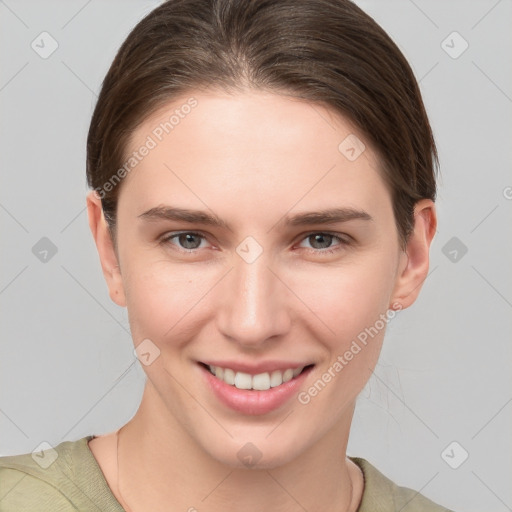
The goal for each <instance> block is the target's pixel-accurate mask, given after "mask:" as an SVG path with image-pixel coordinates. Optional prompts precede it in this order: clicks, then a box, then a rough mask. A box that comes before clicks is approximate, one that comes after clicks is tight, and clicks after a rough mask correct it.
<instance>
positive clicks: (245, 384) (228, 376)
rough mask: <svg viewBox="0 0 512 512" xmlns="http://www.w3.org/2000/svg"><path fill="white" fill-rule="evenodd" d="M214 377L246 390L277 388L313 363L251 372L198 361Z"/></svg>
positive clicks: (309, 368) (297, 375)
mask: <svg viewBox="0 0 512 512" xmlns="http://www.w3.org/2000/svg"><path fill="white" fill-rule="evenodd" d="M199 365H200V366H202V367H203V368H205V369H206V370H207V371H208V372H209V373H210V374H211V375H213V376H214V377H216V379H218V380H220V381H222V382H224V383H225V384H227V385H229V386H232V387H234V388H237V389H242V390H248V391H267V390H269V389H271V388H278V387H279V386H282V385H283V384H285V383H287V382H289V381H291V380H293V379H296V378H298V377H299V376H300V375H302V374H304V373H306V372H309V370H311V368H313V366H314V364H308V365H306V366H300V367H295V368H283V369H276V370H273V371H270V372H262V373H258V374H251V373H248V372H241V371H235V370H233V369H231V368H225V367H221V366H213V365H209V364H206V363H202V362H200V363H199Z"/></svg>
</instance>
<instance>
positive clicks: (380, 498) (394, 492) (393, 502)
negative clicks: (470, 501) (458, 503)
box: [349, 457, 452, 512]
mask: <svg viewBox="0 0 512 512" xmlns="http://www.w3.org/2000/svg"><path fill="white" fill-rule="evenodd" d="M349 458H350V460H351V461H352V462H354V463H355V464H357V465H358V466H359V467H360V468H361V471H362V472H363V476H364V490H363V497H362V499H361V503H360V505H359V508H358V510H357V512H394V511H396V510H400V511H401V512H452V511H450V510H449V509H447V508H445V507H442V506H440V505H438V504H436V503H434V502H433V501H431V500H429V499H428V498H426V497H425V496H423V495H422V494H420V493H419V492H417V491H414V490H412V489H409V488H407V487H400V486H398V485H396V484H395V483H394V482H392V481H391V480H390V479H389V478H387V477H386V476H385V475H383V474H382V473H381V472H380V471H379V470H378V469H377V468H376V467H374V466H373V465H372V464H370V463H369V462H368V461H367V460H365V459H362V458H359V457H349Z"/></svg>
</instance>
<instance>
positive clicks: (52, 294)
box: [0, 0, 512, 512]
mask: <svg viewBox="0 0 512 512" xmlns="http://www.w3.org/2000/svg"><path fill="white" fill-rule="evenodd" d="M357 3H358V5H360V6H361V7H362V8H363V9H364V10H365V11H366V12H368V13H369V14H370V15H371V16H373V17H374V18H375V19H376V21H377V22H378V23H380V24H381V25H382V26H383V27H384V29H385V30H386V31H387V32H388V33H389V34H390V35H391V37H392V38H393V39H394V40H395V42H396V43H397V44H398V46H399V47H400V48H401V50H402V51H403V52H404V54H405V56H406V57H407V58H408V60H409V61H410V63H411V65H412V67H413V69H414V71H415V74H416V76H417V78H418V80H420V85H421V89H422V92H423V94H424V100H425V103H426V106H427V110H428V113H429V116H430V119H431V123H432V126H433V129H434V132H435V136H436V141H437V144H438V147H439V151H440V160H441V179H440V181H439V197H438V201H437V207H438V215H439V227H438V232H437V234H436V237H435V239H434V242H433V246H432V251H431V269H430V274H429V277H428V278H427V280H426V282H425V284H424V287H423V291H422V293H421V295H420V298H419V299H418V301H417V302H416V304H415V305H413V306H412V307H411V308H410V309H408V310H405V311H402V312H401V313H400V314H399V315H398V316H397V317H396V318H395V319H394V320H393V321H392V322H391V324H390V325H389V327H388V332H387V335H386V340H385V344H384V349H383V352H382V356H381V359H380V362H379V364H378V366H377V368H376V370H375V374H374V376H373V377H372V379H371V380H370V382H369V384H368V386H367V387H366V389H365V390H364V391H363V393H362V394H361V397H360V399H359V403H358V408H357V411H356V415H355V418H354V422H353V427H352V433H351V439H350V443H349V454H351V455H358V456H361V457H365V458H367V459H368V460H370V462H372V463H373V464H374V465H376V466H377V467H378V468H379V469H380V470H381V471H382V472H384V473H385V474H386V475H387V476H388V477H390V478H391V479H392V480H395V481H396V482H397V483H399V484H401V485H405V486H409V487H412V488H414V489H416V490H418V491H421V492H422V493H423V494H425V495H426V496H428V497H430V498H431V499H433V500H434V501H437V502H440V503H442V504H444V505H445V506H447V507H450V508H452V509H454V510H456V511H465V512H476V511H481V510H493V511H496V512H501V511H505V510H512V487H511V486H510V481H511V476H512V436H510V432H511V431H512V429H511V426H512V425H511V424H512V421H511V420H512V403H511V402H512V386H511V384H512V372H511V371H510V364H511V362H512V357H511V356H512V348H511V347H512V344H511V343H510V333H511V331H512V329H511V327H512V326H511V323H512V315H511V308H512V287H511V281H512V272H511V265H510V262H511V261H512V260H511V255H512V237H511V236H510V226H511V220H512V200H511V198H512V188H511V187H512V175H511V172H510V165H511V152H510V147H511V145H512V144H511V142H512V138H511V137H512V127H511V123H510V119H511V117H510V116H511V113H512V71H511V66H510V62H511V58H510V53H511V52H510V49H511V39H512V36H511V31H510V22H511V20H512V3H511V2H510V0H501V1H495V0H492V1H472V2H468V1H426V0H423V1H420V0H415V1H414V2H413V1H412V0H396V1H382V0H380V1H379V0H372V1H369V0H366V1H358V2H357ZM157 4H158V2H154V1H153V2H150V1H142V0H138V1H126V0H123V1H109V2H101V1H100V0H92V1H89V2H86V1H83V0H80V1H68V2H50V1H37V2H36V1H23V2H20V1H15V0H8V1H6V2H1V1H0V38H1V42H0V52H1V68H0V70H1V71H0V73H1V74H0V105H1V112H2V117H1V119H2V122H1V124H0V126H1V128H0V129H1V134H0V141H1V151H0V159H1V160H0V173H1V188H0V222H1V238H0V240H1V247H2V252H1V266H0V322H1V336H2V338H1V344H0V350H1V353H0V364H1V367H0V370H1V371H0V433H1V435H0V455H10V454H16V453H24V452H30V451H32V450H33V449H34V448H35V447H37V446H38V445H39V444H40V443H41V442H42V441H47V442H49V443H50V444H51V445H53V446H54V445H56V444H58V443H60V442H62V441H64V440H75V439H78V438H80V437H83V436H85V435H89V434H92V433H95V434H101V433H106V432H110V431H112V430H115V429H116V428H118V427H119V426H121V425H122V424H124V423H126V422H127V421H128V420H129V419H130V418H131V417H132V416H133V414H134V413H135V411H136V410H137V407H138V404H139V401H140V398H141V393H142V389H143V384H144V373H143V370H142V368H141V366H140V364H139V362H138V361H137V359H135V356H134V355H133V352H132V350H133V346H132V341H131V337H130V334H129V330H128V322H127V315H126V312H125V310H124V309H122V308H119V307H117V306H116V305H115V304H113V303H112V302H111V301H110V299H109V297H108V294H107V289H106V285H105V284H104V281H103V277H102V274H101V270H100V266H99V261H98V257H97V254H96V249H95V246H94V244H93V240H92V237H91V235H90V233H89V228H88V225H87V216H86V211H85V194H86V191H87V188H86V185H85V140H86V133H87V129H88V123H89V121H90V116H91V113H92V109H93V107H94V104H95V101H96V95H97V92H98V91H99V87H100V83H101V80H102V79H103V76H104V74H105V73H106V71H107V69H108V66H109V65H110V63H111V61H112V59H113V57H114V54H115V52H116V50H117V48H118V47H119V45H120V44H121V42H122V41H123V40H124V38H125V37H126V35H127V34H128V32H129V31H130V29H131V28H132V27H133V26H134V24H135V23H136V22H137V21H138V20H139V19H140V18H141V17H142V16H143V15H145V14H146V13H147V12H149V11H150V10H151V9H152V8H153V7H155V6H156V5H157ZM43 31H47V32H49V33H50V34H51V36H52V37H53V38H54V39H55V40H56V41H57V42H58V45H59V46H58V48H57V50H56V51H55V52H54V53H53V54H52V55H51V56H50V57H48V58H47V59H43V58H41V57H40V56H39V55H38V53H36V52H35V51H34V50H33V49H32V48H31V42H32V41H33V40H36V41H37V37H38V36H39V34H40V33H41V32H43ZM454 31H457V32H458V33H459V34H460V36H462V38H463V39H464V40H465V41H467V43H468V44H469V47H468V48H467V50H466V51H465V52H464V53H462V54H461V55H460V56H458V57H457V58H453V53H454V52H455V53H458V52H459V51H460V50H461V49H462V48H463V46H462V45H463V41H462V40H461V39H460V38H459V39H458V36H455V39H454V37H453V36H452V37H451V38H448V39H447V37H448V36H449V35H450V34H451V33H452V32H454ZM443 41H445V43H443ZM46 47H47V48H48V46H46ZM450 47H451V48H450ZM445 50H448V51H450V52H452V56H450V55H449V54H448V53H447V51H445ZM43 237H47V238H48V239H49V240H51V242H52V243H53V244H54V245H55V247H56V249H57V252H56V253H55V254H53V255H52V252H51V251H50V252H49V253H48V254H47V255H46V261H41V260H40V259H39V258H41V257H42V255H41V253H40V252H38V251H40V250H42V249H45V247H46V248H48V247H47V245H45V244H48V242H47V241H42V242H40V239H41V238H43ZM453 237H456V238H457V240H455V241H454V240H452V239H453ZM38 242H39V244H40V245H36V244H37V243H38ZM41 244H42V245H41ZM447 244H448V245H447ZM34 246H36V249H34V252H35V253H36V254H34V252H33V247H34ZM41 247H42V249H41ZM464 247H466V248H467V252H466V253H465V254H463V250H461V249H463V248H464ZM453 250H456V251H457V258H456V260H455V261H453V259H454V256H455V253H453V252H451V253H450V251H453ZM37 255H39V258H38V257H36V256H37ZM453 441H456V442H457V443H459V445H460V447H462V448H459V447H458V446H457V447H456V448H455V450H454V451H453V452H452V451H450V450H448V451H447V452H445V451H444V450H445V448H446V447H447V446H448V445H449V444H450V443H452V442H453ZM462 450H466V451H467V452H468V453H469V457H468V458H467V460H466V461H465V462H464V463H463V464H461V465H460V466H459V467H458V468H457V469H452V467H450V466H449V465H448V464H447V462H446V461H447V460H448V459H447V456H446V453H448V454H449V455H450V456H451V457H450V461H451V462H452V464H456V463H457V462H460V460H461V454H462V453H463V452H462ZM442 453H445V455H444V456H442ZM0 498H1V497H0Z"/></svg>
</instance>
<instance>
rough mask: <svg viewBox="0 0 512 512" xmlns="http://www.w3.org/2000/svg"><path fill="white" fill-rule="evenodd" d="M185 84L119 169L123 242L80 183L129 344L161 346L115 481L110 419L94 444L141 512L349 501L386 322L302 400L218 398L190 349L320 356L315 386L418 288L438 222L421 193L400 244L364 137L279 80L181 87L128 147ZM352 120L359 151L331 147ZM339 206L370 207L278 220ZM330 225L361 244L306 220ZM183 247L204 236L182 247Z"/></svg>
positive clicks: (124, 500) (357, 488) (330, 506)
mask: <svg viewBox="0 0 512 512" xmlns="http://www.w3.org/2000/svg"><path fill="white" fill-rule="evenodd" d="M190 96H194V97H195V98H196V99H197V101H198V106H197V107H196V108H195V109H193V110H192V111H191V113H190V114H188V115H187V116H185V117H184V118H183V119H180V123H179V125H177V126H176V127H175V128H174V130H173V131H172V132H171V133H170V134H169V135H166V136H165V137H164V139H163V140H162V141H161V142H160V143H159V144H158V146H157V147H156V148H154V149H153V150H151V152H150V153H149V154H148V155H147V156H146V157H145V158H144V159H143V160H142V161H141V162H140V163H139V164H138V165H137V166H136V168H135V169H134V170H133V171H132V172H131V173H130V174H128V175H127V177H126V178H125V179H124V181H123V183H122V185H121V189H120V196H119V204H118V220H117V232H116V244H115V245H114V243H113V242H112V239H111V237H110V235H109V231H108V229H107V225H106V222H105V219H104V217H103V215H102V211H101V204H100V201H99V199H98V198H97V197H96V196H95V194H93V193H90V194H89V196H88V198H87V206H88V215H89V223H90V227H91V231H92V234H93V236H94V239H95V242H96V245H97V248H98V253H99V257H100V261H101V265H102V269H103V273H104V276H105V279H106V282H107V285H108V289H109V293H110V297H111V298H112V300H113V301H114V302H115V303H116V304H118V305H119V306H123V307H127V310H128V316H129V321H130V326H131V331H132V335H133V339H134V344H135V346H137V345H138V344H139V343H140V342H141V341H142V340H144V339H148V338H149V339H150V340H151V341H152V342H153V343H154V344H155V345H156V346H157V347H158V349H159V350H160V356H159V357H157V358H156V359H155V360H154V362H152V363H151V364H150V365H148V366H145V365H142V367H143V369H144V371H145V372H146V375H147V382H146V385H145V389H144V394H143V398H142V402H141V405H140V408H139V409H138V411H137V413H136V414H135V416H134V417H133V419H132V420H130V421H129V422H128V423H127V424H126V425H125V426H124V427H123V429H122V432H121V436H120V447H119V458H120V470H119V471H120V473H119V474H120V481H119V482H120V490H121V493H120V492H119V488H118V487H117V476H118V474H117V461H116V457H117V454H116V446H115V433H111V434H107V435H105V436H99V437H97V438H95V439H94V440H93V441H91V442H90V444H89V445H90V447H91V450H92V452H93V454H94V456H95V457H96V459H97V460H98V463H99V464H100V467H101V468H102V470H103V472H104V474H105V476H106V479H107V482H108V483H109V485H110V487H111V489H112V490H113V492H114V494H115V496H116V498H117V499H118V501H120V502H121V504H122V505H123V506H125V508H126V509H128V508H129V509H130V510H132V511H139V510H154V511H160V510H162V511H163V510H166V511H169V510H173V511H174V510H176V511H178V510H180V511H183V510H189V509H190V507H195V508H196V509H197V510H199V511H203V510H208V511H209V512H217V511H219V512H220V511H224V512H225V511H226V510H234V509H235V508H236V509H237V510H240V509H241V510H245V511H254V512H256V511H261V510H279V511H283V512H285V511H297V510H303V508H304V509H306V510H309V511H320V510H322V511H355V510H356V509H357V506H358V505H359V503H360V500H361V496H362V492H363V487H364V484H363V478H362V474H361V472H360V470H359V468H358V467H357V466H356V465H355V464H354V463H352V462H351V461H350V460H349V459H348V458H347V457H346V456H345V454H346V447H347V442H348V436H349V430H350V424H351V421H352V416H353V412H354V406H355V401H356V398H357V396H358V394H359V393H360V391H361V390H362V388H363V387H364V385H365V384H366V382H367V380H368V378H369V377H370V376H371V373H372V371H373V369H374V367H375V365H376V362H377V359H378V356H379V353H380V349H381V346H382V340H383V337H384V332H385V329H381V330H380V331H379V333H378V334H377V335H376V336H374V337H373V338H372V339H371V341H370V342H369V343H368V344H367V345H366V346H365V347H364V349H362V350H361V351H360V352H359V353H358V354H357V355H356V356H354V358H353V359H352V360H351V361H350V362H349V363H348V364H347V365H346V366H345V367H344V368H343V370H342V371H341V372H339V373H337V374H336V377H334V378H333V379H332V380H331V381H330V382H329V383H328V384H327V385H326V386H325V388H324V389H322V391H321V392H319V393H318V394H317V396H315V397H314V398H312V399H311V401H310V402H309V403H307V404H301V403H299V401H298V400H297V399H296V398H292V399H291V400H289V401H288V402H287V403H285V404H284V406H282V407H280V408H279V409H277V410H274V411H272V412H271V413H268V414H263V415H257V416H254V415H243V414H240V413H237V412H235V411H233V410H231V409H229V408H228V407H226V406H225V405H223V404H221V403H220V402H218V400H217V399H216V398H215V396H214V395H212V394H211V392H210V390H209V389H208V388H207V387H206V386H205V384H204V382H203V379H202V378H199V377H201V375H200V373H201V372H200V369H199V367H198V365H197V361H198V360H199V361H201V360H207V359H214V358H218V359H229V360H235V359H236V360H244V361H247V360H251V361H263V360H265V361H267V360H269V359H278V360H286V361H290V360H291V361H295V362H297V363H301V362H302V363H305V364H309V363H314V364H315V367H314V368H313V371H312V372H311V373H310V374H309V375H308V376H307V378H306V381H305V383H304V386H303V388H302V390H307V389H308V388H309V387H311V386H312V385H313V383H314V382H315V381H317V380H318V379H319V378H320V376H321V375H322V374H323V373H324V372H326V371H327V369H328V368H329V367H331V366H332V364H333V362H334V361H336V358H337V357H338V356H339V355H342V354H344V353H345V351H346V350H347V349H348V348H349V347H350V344H351V343H352V341H353V340H354V339H356V337H357V335H358V334H359V333H360V332H362V331H364V329H365V328H367V327H370V326H373V325H374V324H375V322H376V320H378V319H379V315H381V314H385V313H386V311H387V310H388V309H393V308H394V309H403V308H407V307H408V306H410V305H411V304H412V303H413V302H414V301H415V300H416V297H417V296H418V293H419V291H420V289H421V286H422V283H423V281H424V280H425V278H426V276H427V273H428V266H429V247H430V243H431V241H432V238H433V236H434V233H435V230H436V223H437V220H436V212H435V206H434V203H433V202H432V201H430V200H428V199H424V200H421V201H419V202H418V203H417V204H416V208H415V225H414V232H413V233H412V236H411V238H410V240H409V242H408V245H407V249H406V251H405V252H402V251H401V250H400V246H399V238H398V232H397V229H396V225H395V220H394V217H393V210H392V203H391V197H390V193H389V191H388V189H387V187H386V185H385V182H384V181H383V179H382V177H381V175H380V173H379V170H378V158H377V156H376V154H375V153H374V152H373V151H372V149H371V147H370V145H369V143H367V141H364V137H363V136H362V135H360V134H359V133H358V131H357V130H356V129H355V128H354V127H353V126H352V125H351V124H350V123H349V122H348V121H347V120H346V119H343V118H341V117H340V116H338V115H335V114H334V113H333V112H332V111H330V110H329V109H327V108H324V107H322V106H320V105H318V104H314V105H313V104H311V103H308V102H305V101H303V100H298V99H294V98H291V97H288V96H286V95H280V94H277V93H266V92H262V91H245V92H243V93H242V92H239V93H236V94H227V93H225V92H220V91H209V92H204V91H203V92H197V93H194V94H192V93H191V94H188V95H186V96H183V97H182V98H180V99H176V100H175V101H173V102H172V103H170V104H168V105H166V106H165V107H164V108H163V109H161V110H159V111H158V112H157V113H156V114H155V115H153V116H151V117H150V118H149V119H147V120H146V121H145V122H144V123H143V124H141V125H140V126H139V127H138V128H137V130H136V131H135V132H134V134H133V137H132V140H131V143H130V148H129V150H130V151H133V150H135V149H137V148H138V147H140V145H141V144H143V143H144V141H145V140H146V137H147V136H148V135H149V134H151V131H152V130H153V129H154V128H155V126H157V125H158V124H159V123H160V122H162V121H163V120H165V119H168V118H169V116H170V115H171V114H172V112H173V110H174V109H175V108H177V107H179V105H182V104H183V103H184V102H185V101H186V99H187V98H189V97H190ZM349 134H356V135H357V136H358V137H359V139H361V140H363V142H364V143H365V145H366V150H365V151H364V152H363V153H362V154H361V156H359V158H357V159H356V160H355V161H349V160H348V159H347V158H346V157H345V156H344V155H343V154H342V153H341V152H340V151H339V150H338V146H339V144H340V142H341V141H343V140H344V139H345V138H346V137H347V136H348V135H349ZM164 164H165V165H164ZM166 165H167V167H166ZM161 205H173V206H179V207H182V208H191V209H197V210H203V211H207V212H209V213H214V214H215V215H217V216H218V217H220V218H221V219H223V220H224V221H226V222H227V223H229V225H230V229H226V228H221V227H212V226H205V225H201V224H197V223H194V224H190V223H186V222H183V221H170V220H158V221H147V220H146V221H144V220H143V219H141V218H140V217H139V216H140V215H141V214H142V213H143V212H145V211H147V210H149V209H150V208H153V207H157V206H161ZM330 207H351V208H355V209H358V210H364V211H365V212H367V213H368V214H369V215H370V216H371V217H372V220H371V221H365V220H362V219H354V220H350V221H346V222H338V223H334V224H329V225H324V224H319V225H316V224H313V225H310V226H295V227H294V226H285V225H284V224H283V223H282V222H278V221H280V220H282V219H283V217H284V216H285V215H293V214H296V213H299V212H306V211H318V210H322V209H325V208H330ZM191 230H192V231H199V232H201V234H202V235H203V236H204V238H201V237H196V238H192V239H191V243H193V244H195V245H193V246H192V245H189V246H187V245H186V242H187V240H183V238H182V239H181V245H180V238H179V237H175V238H173V239H170V240H167V242H163V241H162V237H163V236H164V235H166V234H169V233H174V232H179V231H191ZM325 232H327V233H331V234H338V235H340V236H344V237H345V240H351V243H349V244H348V245H346V244H343V243H342V242H340V241H339V240H337V239H336V238H331V239H329V238H327V239H325V238H324V242H323V245H322V240H320V241H315V237H311V236H310V235H312V234H313V235H314V234H315V233H325ZM346 235H348V236H349V237H351V238H348V239H347V238H346ZM247 236H251V237H253V238H254V239H255V240H256V241H257V242H258V243H259V245H260V246H261V248H262V250H263V252H262V253H261V255H260V256H259V257H258V258H257V259H256V260H255V261H254V262H252V263H247V262H246V261H245V260H244V259H242V258H241V257H240V256H239V255H238V254H237V252H236V248H237V246H238V245H239V244H240V242H242V241H243V240H244V239H245V238H246V237H247ZM187 247H197V248H192V249H191V250H192V251H195V252H193V253H188V254H187V253H186V252H185V251H186V249H187ZM326 249H334V250H335V252H333V253H331V254H328V253H325V251H326ZM248 442H251V443H253V444H254V445H255V446H257V448H258V449H259V451H260V452H261V454H262V455H261V459H260V460H259V461H258V462H257V464H256V465H254V466H253V467H252V468H247V467H245V466H243V465H242V463H241V462H240V460H239V459H238V457H237V452H238V451H239V450H240V449H241V447H243V446H244V445H245V444H246V443H248ZM149 489H150V490H151V491H150V492H149Z"/></svg>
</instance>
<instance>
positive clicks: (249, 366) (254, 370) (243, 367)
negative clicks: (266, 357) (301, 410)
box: [200, 360, 313, 375]
mask: <svg viewBox="0 0 512 512" xmlns="http://www.w3.org/2000/svg"><path fill="white" fill-rule="evenodd" d="M200 362H201V363H203V364H206V365H209V366H220V367H221V368H230V369H231V370H233V371H235V372H244V373H250V374H251V375H258V374H259V373H265V372H268V373H270V372H273V371H275V370H281V371H284V370H287V369H288V368H291V369H292V370H295V368H303V367H305V366H309V365H311V364H313V363H297V362H296V361H275V360H273V361H263V362H261V363H254V362H251V363H249V362H243V361H227V360H209V361H200Z"/></svg>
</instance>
